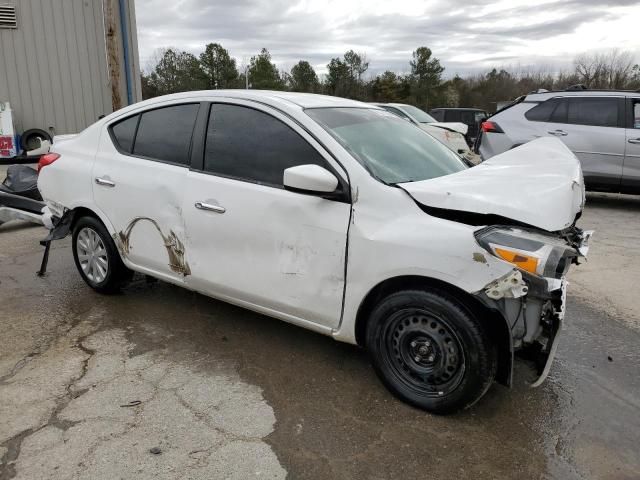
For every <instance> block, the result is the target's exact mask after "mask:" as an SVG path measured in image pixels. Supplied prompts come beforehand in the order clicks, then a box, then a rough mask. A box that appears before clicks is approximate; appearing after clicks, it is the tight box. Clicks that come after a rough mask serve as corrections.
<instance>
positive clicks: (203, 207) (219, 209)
mask: <svg viewBox="0 0 640 480" xmlns="http://www.w3.org/2000/svg"><path fill="white" fill-rule="evenodd" d="M195 207H196V208H197V209H199V210H206V211H208V212H215V213H224V212H226V211H227V209H226V208H224V207H221V206H219V205H211V204H210V203H204V202H196V203H195Z"/></svg>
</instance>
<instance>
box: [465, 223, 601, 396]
mask: <svg viewBox="0 0 640 480" xmlns="http://www.w3.org/2000/svg"><path fill="white" fill-rule="evenodd" d="M592 234H593V232H590V231H589V232H582V231H580V232H579V234H578V235H576V236H574V237H573V238H572V239H571V245H572V247H573V248H574V249H575V251H576V252H577V254H578V256H577V257H576V258H575V260H574V262H575V263H578V260H580V259H583V258H584V257H586V255H587V252H588V248H589V247H588V242H589V239H590V238H591V236H592ZM565 273H566V271H565ZM567 285H568V282H567V280H566V278H565V277H564V276H563V277H562V278H560V279H557V278H547V277H541V276H539V275H534V274H531V273H528V272H526V271H522V270H518V269H514V270H513V271H511V272H510V273H509V274H507V275H505V276H503V277H501V278H499V279H497V280H495V281H493V282H491V283H490V284H488V285H487V286H486V287H485V288H484V289H483V291H482V292H478V294H477V295H478V298H480V300H481V301H482V302H483V303H484V304H485V305H486V306H488V307H489V308H491V309H493V310H498V311H499V312H500V313H501V315H502V317H503V318H504V319H505V321H506V323H507V325H508V328H509V330H510V334H511V351H512V353H514V352H518V355H519V356H521V357H524V358H526V359H528V360H532V361H534V362H535V364H536V366H537V373H538V378H537V379H536V380H535V381H534V382H533V383H532V386H533V387H537V386H539V385H541V384H542V382H544V380H545V379H546V377H547V376H548V374H549V371H550V369H551V364H552V363H553V359H554V357H555V354H556V351H557V348H558V338H559V335H558V334H559V332H560V330H561V329H562V325H563V322H564V317H565V311H566V298H567Z"/></svg>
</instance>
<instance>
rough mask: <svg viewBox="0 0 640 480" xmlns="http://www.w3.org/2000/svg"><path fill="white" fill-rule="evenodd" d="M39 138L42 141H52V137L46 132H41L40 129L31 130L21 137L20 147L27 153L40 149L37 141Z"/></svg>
mask: <svg viewBox="0 0 640 480" xmlns="http://www.w3.org/2000/svg"><path fill="white" fill-rule="evenodd" d="M38 138H39V139H40V140H41V141H42V140H48V141H49V142H50V141H51V135H49V134H48V133H47V132H45V131H44V130H41V129H39V128H31V129H29V130H27V131H26V132H23V133H22V135H21V136H20V146H21V147H22V149H23V150H24V151H25V152H28V151H29V150H33V149H34V148H38V147H39V144H38V141H37V139H38Z"/></svg>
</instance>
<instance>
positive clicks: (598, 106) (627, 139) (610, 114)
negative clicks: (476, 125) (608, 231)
mask: <svg viewBox="0 0 640 480" xmlns="http://www.w3.org/2000/svg"><path fill="white" fill-rule="evenodd" d="M639 118H640V92H630V91H612V90H580V89H575V88H572V89H570V90H567V91H553V92H548V91H539V92H537V93H531V94H529V95H526V96H524V97H520V98H519V99H518V100H517V101H515V102H514V103H512V104H511V105H510V106H508V107H506V108H505V109H503V110H502V111H499V112H498V113H496V114H495V115H493V116H492V117H490V118H489V119H488V120H487V121H486V122H484V123H483V125H482V134H481V137H480V140H479V141H478V143H477V144H478V147H479V153H480V155H481V156H482V158H483V159H488V158H491V157H492V156H494V155H497V154H500V153H503V152H505V151H507V150H509V149H511V148H513V147H516V146H518V145H522V144H523V143H526V142H528V141H530V140H533V139H535V138H539V137H550V136H551V137H556V138H559V139H560V140H562V141H563V142H564V144H565V145H567V147H569V148H570V149H571V151H572V152H573V153H574V154H575V155H576V156H577V157H578V158H579V159H580V162H581V163H582V171H583V173H584V178H585V182H586V187H587V189H588V190H597V191H605V192H621V193H634V194H639V193H640V120H639Z"/></svg>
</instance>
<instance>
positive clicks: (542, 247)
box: [475, 227, 579, 278]
mask: <svg viewBox="0 0 640 480" xmlns="http://www.w3.org/2000/svg"><path fill="white" fill-rule="evenodd" d="M475 237H476V240H477V241H478V243H479V244H480V245H481V246H482V247H484V248H485V249H486V250H487V251H489V252H491V253H492V254H493V255H495V256H496V257H498V258H500V259H502V260H504V261H506V262H509V263H511V264H512V265H515V266H516V267H518V268H519V269H520V270H524V271H525V272H529V273H531V274H534V275H538V276H541V277H548V278H562V277H563V276H564V275H565V274H566V273H567V270H568V268H569V265H571V262H572V261H573V259H574V258H576V257H577V256H578V255H579V254H578V252H577V251H576V250H575V248H573V247H572V246H571V245H568V244H567V242H566V241H565V240H563V239H562V238H560V237H555V236H552V235H545V234H542V233H537V232H532V231H529V230H524V229H520V228H510V227H486V228H483V229H481V230H478V231H477V232H475Z"/></svg>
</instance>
